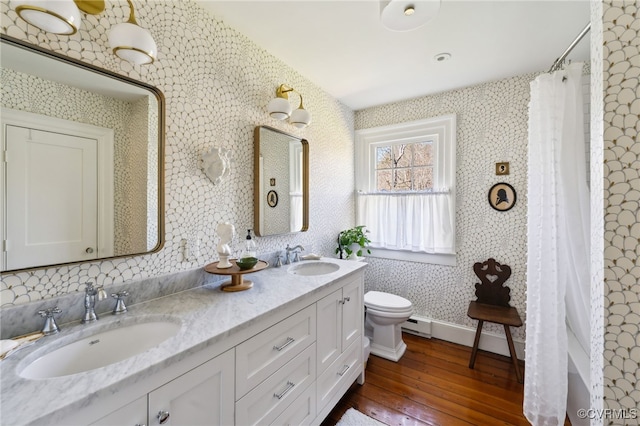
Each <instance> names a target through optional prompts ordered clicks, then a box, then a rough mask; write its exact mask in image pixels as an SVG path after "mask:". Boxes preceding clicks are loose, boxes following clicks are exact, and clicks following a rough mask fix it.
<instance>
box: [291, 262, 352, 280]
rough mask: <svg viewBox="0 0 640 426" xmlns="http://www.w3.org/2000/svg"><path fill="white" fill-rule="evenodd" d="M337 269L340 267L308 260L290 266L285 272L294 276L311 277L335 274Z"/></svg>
mask: <svg viewBox="0 0 640 426" xmlns="http://www.w3.org/2000/svg"><path fill="white" fill-rule="evenodd" d="M338 269H340V265H336V264H335V263H329V262H315V261H312V260H309V261H305V262H303V263H297V264H295V265H292V266H290V267H289V269H288V271H287V272H289V273H290V274H294V275H305V276H312V275H326V274H330V273H332V272H336V271H337V270H338Z"/></svg>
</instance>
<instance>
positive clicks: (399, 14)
mask: <svg viewBox="0 0 640 426" xmlns="http://www.w3.org/2000/svg"><path fill="white" fill-rule="evenodd" d="M380 10H381V12H380V20H381V21H382V25H384V26H385V27H386V28H388V29H390V30H392V31H411V30H415V29H417V28H420V27H421V26H423V25H424V24H426V23H427V22H428V21H430V20H431V19H432V18H433V17H435V16H436V15H437V14H438V11H439V10H440V0H412V1H408V0H388V1H386V0H385V1H382V2H381V3H380Z"/></svg>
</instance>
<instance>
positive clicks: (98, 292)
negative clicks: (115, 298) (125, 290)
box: [82, 283, 107, 324]
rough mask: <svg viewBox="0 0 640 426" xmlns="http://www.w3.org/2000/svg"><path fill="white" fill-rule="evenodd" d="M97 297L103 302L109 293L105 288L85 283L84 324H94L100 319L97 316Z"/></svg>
mask: <svg viewBox="0 0 640 426" xmlns="http://www.w3.org/2000/svg"><path fill="white" fill-rule="evenodd" d="M96 297H97V298H98V300H102V299H104V298H106V297H107V293H106V292H105V291H104V287H103V286H99V287H94V285H93V284H91V283H85V289H84V317H83V318H82V323H83V324H86V323H88V322H93V321H96V320H97V319H98V315H96V310H95V309H96Z"/></svg>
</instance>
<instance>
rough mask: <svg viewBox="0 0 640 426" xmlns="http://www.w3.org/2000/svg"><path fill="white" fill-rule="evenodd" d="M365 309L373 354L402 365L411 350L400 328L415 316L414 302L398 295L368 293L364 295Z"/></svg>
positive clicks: (379, 292) (378, 292) (366, 328)
mask: <svg viewBox="0 0 640 426" xmlns="http://www.w3.org/2000/svg"><path fill="white" fill-rule="evenodd" d="M364 306H365V308H366V323H365V334H366V335H367V337H369V338H370V339H371V353H372V354H373V355H377V356H380V357H382V358H386V359H390V360H392V361H398V360H399V359H400V358H401V357H402V355H404V351H405V350H406V349H407V345H406V344H405V343H404V341H402V331H401V329H400V324H402V323H403V322H405V321H406V320H408V319H409V317H410V316H411V314H412V313H413V306H412V305H411V302H410V301H408V300H407V299H405V298H404V297H400V296H396V295H394V294H389V293H383V292H381V291H368V292H367V293H366V294H365V295H364Z"/></svg>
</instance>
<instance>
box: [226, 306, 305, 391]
mask: <svg viewBox="0 0 640 426" xmlns="http://www.w3.org/2000/svg"><path fill="white" fill-rule="evenodd" d="M315 340H316V306H315V304H313V305H311V306H309V307H307V308H305V309H303V310H301V311H299V312H297V313H295V314H293V315H292V316H290V317H289V318H286V319H285V320H283V321H281V322H279V323H278V324H276V325H274V326H272V327H270V328H268V329H266V330H265V331H263V332H261V333H259V334H256V335H255V336H253V337H252V338H251V339H249V340H247V341H245V342H243V343H241V344H240V345H238V346H237V348H236V400H238V399H240V398H241V397H242V396H243V395H244V394H246V393H247V392H248V391H249V390H251V389H253V388H254V387H256V386H257V385H258V384H260V382H262V381H263V380H264V379H266V378H267V377H269V376H270V375H271V374H273V373H274V372H275V371H276V370H278V369H279V368H280V367H282V366H283V365H285V364H286V363H287V362H289V361H290V360H291V359H293V357H295V356H296V355H297V354H299V353H300V352H302V350H304V348H306V347H307V346H309V345H310V344H311V343H312V342H315Z"/></svg>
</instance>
